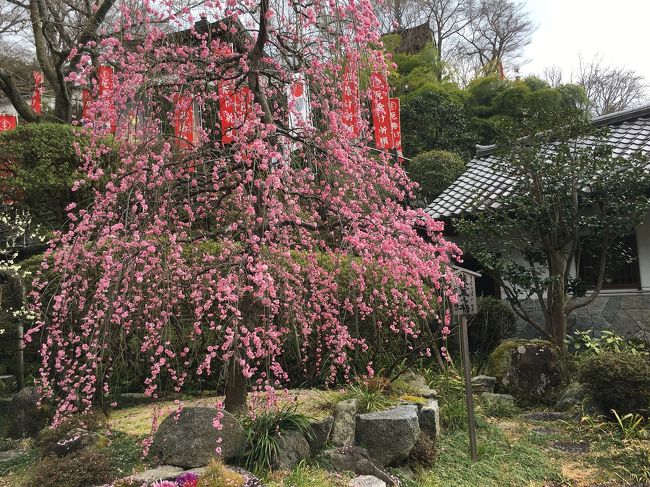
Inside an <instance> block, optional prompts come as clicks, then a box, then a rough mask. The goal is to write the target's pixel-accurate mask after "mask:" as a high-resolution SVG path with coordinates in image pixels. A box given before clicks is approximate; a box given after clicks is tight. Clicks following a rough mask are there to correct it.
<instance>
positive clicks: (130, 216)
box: [28, 0, 460, 418]
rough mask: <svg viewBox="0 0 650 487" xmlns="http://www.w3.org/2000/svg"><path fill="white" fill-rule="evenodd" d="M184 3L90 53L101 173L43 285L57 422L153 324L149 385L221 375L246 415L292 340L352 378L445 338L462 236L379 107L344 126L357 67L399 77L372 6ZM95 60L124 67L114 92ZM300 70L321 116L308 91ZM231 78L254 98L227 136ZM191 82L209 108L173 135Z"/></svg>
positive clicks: (271, 381)
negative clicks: (420, 185)
mask: <svg viewBox="0 0 650 487" xmlns="http://www.w3.org/2000/svg"><path fill="white" fill-rule="evenodd" d="M165 4H166V2H155V4H154V3H148V2H145V3H144V8H138V10H129V9H128V8H127V7H122V8H121V10H120V11H119V15H118V16H117V20H116V24H115V32H117V34H113V33H112V32H107V33H105V35H104V37H103V40H101V42H93V43H91V44H89V45H86V46H80V48H79V51H78V52H73V53H72V54H71V59H77V60H78V63H79V65H78V69H77V70H76V72H75V74H74V75H73V77H72V78H73V80H74V82H75V83H77V84H78V85H79V87H81V88H85V89H88V90H89V91H90V93H91V97H90V98H91V100H90V101H89V102H88V105H87V107H86V113H85V118H84V119H83V120H80V121H79V123H80V124H81V125H82V126H83V130H82V133H83V136H84V137H87V138H88V139H89V143H88V144H87V145H85V146H84V149H83V151H82V152H83V159H84V163H83V171H84V179H83V181H84V183H83V184H96V185H97V187H98V188H100V189H98V190H97V191H95V194H94V203H93V205H92V206H91V207H89V208H86V209H77V208H75V207H74V205H71V206H70V207H69V208H68V217H69V219H70V220H71V221H72V222H73V223H72V224H71V226H70V227H69V229H68V230H66V231H64V232H61V233H59V234H57V236H56V238H54V239H53V241H52V242H51V245H50V249H49V251H48V255H47V256H46V258H45V259H44V262H45V264H44V266H45V267H46V268H44V269H43V270H42V272H41V276H40V278H37V279H36V282H35V284H34V292H33V293H32V297H33V300H34V312H35V313H36V314H37V316H38V319H37V324H36V326H35V327H34V328H33V329H32V330H31V332H30V334H29V336H28V338H29V337H32V338H33V337H36V336H41V335H42V336H44V339H43V342H42V343H43V344H42V347H41V354H42V360H43V362H42V368H41V377H40V385H41V387H42V391H43V394H44V396H45V397H46V398H49V399H52V400H54V401H55V402H56V403H57V404H58V411H59V413H58V417H59V418H61V417H62V416H65V415H67V414H70V413H74V412H79V411H87V410H89V409H90V408H91V407H92V405H93V402H94V401H95V400H96V399H97V398H98V397H99V396H103V395H107V394H109V392H110V387H111V374H112V371H113V370H114V369H115V368H116V367H117V362H118V361H119V360H120V350H123V348H121V347H122V346H123V344H124V343H126V342H127V341H128V340H131V339H133V338H134V337H135V339H137V341H138V344H139V353H140V354H142V355H143V356H144V357H146V362H147V364H148V373H147V377H146V379H145V381H144V382H145V383H144V386H145V387H146V393H147V394H149V395H151V396H157V395H158V394H159V392H160V384H161V383H162V381H165V382H166V383H168V384H169V383H171V384H172V386H173V389H174V390H176V391H181V390H182V389H183V387H184V384H186V382H187V380H188V377H190V376H207V375H211V374H220V375H221V376H222V377H223V379H224V383H225V394H226V399H225V409H226V410H229V411H242V410H243V408H244V407H245V405H246V395H247V391H248V390H249V389H250V388H251V387H252V388H253V389H255V390H257V391H262V392H267V393H268V394H266V397H268V398H272V397H273V395H274V394H273V391H274V390H276V389H277V388H281V387H283V386H284V385H285V384H287V383H288V381H289V380H290V377H289V375H288V372H287V368H286V367H284V366H283V363H284V362H285V360H284V359H285V358H286V357H287V356H288V355H291V356H292V357H295V360H297V361H298V363H299V364H302V368H304V369H305V370H307V369H309V370H319V371H322V373H323V374H324V375H325V377H326V379H327V381H328V382H329V383H333V382H336V381H345V380H349V379H350V378H351V374H352V373H353V371H354V370H359V368H360V366H361V367H362V368H363V371H364V374H367V375H372V373H373V361H372V357H373V350H369V349H373V347H375V346H377V347H389V346H399V347H403V348H404V349H405V350H421V353H423V354H430V353H432V350H430V347H429V346H427V344H428V343H431V346H433V343H434V341H433V337H434V335H438V336H439V335H440V334H442V335H445V334H447V333H448V332H449V327H448V325H449V321H450V315H449V312H448V303H449V302H454V301H455V300H456V294H455V292H456V291H455V289H456V288H457V286H458V285H459V282H458V280H457V278H456V276H455V274H454V272H453V270H452V268H451V264H452V262H453V261H454V259H455V258H457V257H458V256H459V255H460V251H459V249H458V248H457V247H456V246H455V245H453V244H451V243H449V242H447V241H445V240H444V239H443V238H442V236H441V231H442V229H443V226H442V224H441V223H439V222H436V221H433V220H432V219H431V218H429V217H428V216H427V215H426V214H425V213H424V212H423V211H421V210H414V209H411V208H409V207H408V206H406V204H405V201H406V200H407V199H408V198H412V197H413V194H412V193H413V191H412V190H413V187H414V185H413V183H412V182H411V181H410V180H409V179H408V177H407V176H406V173H405V171H404V170H403V168H402V167H401V166H400V165H399V163H398V162H397V161H394V160H393V159H392V158H391V156H390V155H389V154H387V153H379V154H378V153H377V152H376V151H374V150H373V148H372V144H371V136H370V131H369V130H368V126H367V122H365V120H368V119H369V113H368V110H367V109H365V108H363V110H362V113H361V117H360V123H359V128H360V129H361V136H360V137H358V138H353V137H352V136H351V135H350V131H349V130H348V129H347V128H346V126H345V125H344V124H343V123H342V117H343V106H342V100H341V92H342V83H343V76H342V73H343V70H344V69H345V68H346V66H347V67H348V69H349V70H350V71H354V72H359V74H360V76H359V78H360V79H367V78H368V76H367V74H368V73H369V72H370V71H384V72H385V71H386V65H385V62H384V60H383V57H382V56H381V54H380V53H379V52H377V51H373V50H372V49H371V46H375V47H376V46H379V45H380V44H379V38H378V28H377V21H376V19H375V16H374V14H373V9H372V6H371V3H370V2H369V0H361V1H354V2H352V1H350V2H343V3H340V4H337V5H333V4H331V3H330V2H326V1H323V0H316V1H310V2H303V1H296V2H288V3H284V2H277V3H274V2H272V1H269V0H262V1H261V2H257V1H245V2H228V3H227V4H221V3H220V2H207V3H206V4H205V8H206V11H205V12H204V13H203V14H201V16H200V18H201V19H203V20H204V22H199V23H195V21H196V20H199V18H198V17H196V18H195V17H193V16H192V14H190V13H189V12H187V13H185V14H182V15H176V16H172V15H169V12H171V5H170V6H169V10H168V9H167V7H166V6H165ZM212 19H216V20H215V22H214V23H212V22H211V20H212ZM188 26H189V28H188ZM182 29H186V30H185V31H182ZM170 32H175V33H173V34H169V33H170ZM95 66H112V67H113V68H114V76H113V79H112V82H111V84H112V86H110V91H108V92H107V91H106V89H105V87H104V88H103V89H102V90H100V87H99V86H98V83H97V80H96V79H95V76H96V75H95V73H96V69H95V68H94V67H95ZM297 75H299V76H301V77H302V78H303V79H305V80H306V82H307V87H306V88H308V91H309V95H310V100H311V101H310V105H311V114H310V116H309V117H308V118H307V119H306V118H302V119H300V116H301V114H302V113H304V112H301V111H300V110H298V107H296V106H294V104H293V103H289V104H288V103H287V98H286V93H287V87H290V86H291V87H293V86H294V83H295V80H296V79H297V78H296V77H297ZM224 87H229V88H228V89H231V90H234V91H236V92H237V93H238V95H237V98H238V100H239V101H238V106H239V108H238V109H237V110H238V113H236V116H235V120H234V123H233V124H232V125H231V127H232V128H233V130H231V132H229V133H228V138H224V137H223V129H224V127H222V126H220V125H219V121H218V119H219V117H210V110H214V107H215V106H217V105H218V104H219V102H220V99H219V90H223V89H224ZM361 88H362V89H361V93H360V96H361V101H362V105H363V106H364V107H365V105H366V102H367V100H368V92H367V91H366V88H365V87H364V86H362V87H361ZM181 98H182V99H184V100H188V99H189V100H191V101H192V106H193V107H194V112H195V114H198V113H199V112H200V113H202V114H203V120H204V123H203V125H202V126H197V127H196V129H195V131H194V134H193V136H192V137H190V136H188V135H183V136H182V137H181V135H179V133H178V131H177V130H174V127H175V122H176V121H177V115H178V103H177V102H178V100H179V99H181ZM223 100H224V99H223V98H222V99H221V102H223ZM242 100H243V101H242ZM175 103H176V107H175ZM222 108H223V107H222ZM185 113H186V112H185ZM290 119H293V120H294V122H293V123H289V121H290ZM296 119H299V121H298V122H295V120H296ZM205 120H217V121H216V122H210V123H207V122H205ZM197 125H198V124H197ZM113 128H114V129H115V140H114V141H112V142H111V143H110V145H109V144H107V143H106V139H107V136H108V135H109V133H110V132H112V131H113ZM228 139H231V140H228ZM81 185H82V183H79V184H78V185H77V186H79V187H81ZM52 270H54V271H55V272H54V274H55V275H56V276H57V277H56V279H55V280H53V281H50V280H48V279H47V277H46V276H47V275H51V274H52V272H51V271H52ZM197 354H198V357H199V360H198V362H197V360H196V358H197ZM192 364H197V365H196V366H192Z"/></svg>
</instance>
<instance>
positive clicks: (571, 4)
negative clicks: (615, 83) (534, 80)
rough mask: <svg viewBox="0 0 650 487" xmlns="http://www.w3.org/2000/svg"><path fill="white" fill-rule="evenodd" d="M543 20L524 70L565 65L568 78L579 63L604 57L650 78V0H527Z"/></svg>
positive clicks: (534, 17) (527, 53) (536, 17)
mask: <svg viewBox="0 0 650 487" xmlns="http://www.w3.org/2000/svg"><path fill="white" fill-rule="evenodd" d="M523 2H524V4H525V5H526V8H527V9H528V11H529V12H530V17H531V19H532V20H533V21H534V22H535V23H536V24H537V26H538V28H537V31H536V32H535V33H534V34H533V37H532V42H531V43H530V45H529V46H528V47H527V48H526V51H525V57H526V59H527V60H528V61H529V62H528V63H527V64H525V65H523V66H522V67H521V73H522V74H524V75H526V74H541V73H542V71H543V69H544V68H545V67H547V66H551V65H557V66H560V67H561V68H562V70H563V72H564V76H565V80H567V81H568V78H569V76H570V74H571V70H572V68H574V67H575V66H576V65H577V63H578V55H579V54H582V56H583V59H586V60H590V59H591V58H592V57H593V56H594V55H602V57H603V60H604V62H605V63H606V64H610V65H616V66H625V67H627V68H629V69H633V70H634V71H636V72H638V73H639V74H641V75H642V76H644V77H645V78H646V79H647V80H648V81H650V53H649V51H650V0H613V1H612V0H523Z"/></svg>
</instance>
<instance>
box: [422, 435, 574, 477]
mask: <svg viewBox="0 0 650 487" xmlns="http://www.w3.org/2000/svg"><path fill="white" fill-rule="evenodd" d="M478 446H479V461H478V462H477V463H472V461H471V459H470V457H469V451H468V450H469V445H468V438H467V434H466V433H465V432H463V431H460V430H458V431H454V432H449V433H447V434H443V436H442V438H441V440H440V445H439V449H438V457H437V459H436V462H435V465H434V466H433V467H432V468H431V469H428V470H421V471H420V472H419V476H418V485H420V486H421V487H443V486H444V487H447V486H450V485H453V486H455V487H465V486H467V487H474V486H477V485H480V486H481V487H492V486H493V487H521V486H525V485H530V484H532V483H539V482H543V481H560V480H561V475H560V473H559V472H560V468H559V466H558V465H557V464H556V463H555V462H553V461H552V460H551V459H549V458H548V457H547V456H546V455H545V453H544V452H543V451H542V450H541V449H540V448H539V447H538V446H536V445H534V444H532V443H530V442H528V441H525V440H520V441H517V442H510V441H509V440H508V438H507V436H506V435H505V434H504V433H503V432H502V431H501V430H500V429H499V428H498V427H497V426H494V425H485V426H484V427H483V428H481V429H480V430H479V437H478Z"/></svg>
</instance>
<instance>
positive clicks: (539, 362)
mask: <svg viewBox="0 0 650 487" xmlns="http://www.w3.org/2000/svg"><path fill="white" fill-rule="evenodd" d="M487 369H488V373H489V374H490V375H493V376H494V377H496V391H497V392H503V393H508V394H512V395H513V396H514V397H515V398H516V399H517V400H518V401H519V402H521V403H523V404H535V403H543V404H552V403H553V402H554V401H555V399H556V398H557V391H558V388H559V387H560V386H561V385H562V364H561V361H560V350H559V349H558V348H557V347H556V346H555V345H553V344H552V343H550V342H547V341H544V340H506V341H505V342H503V343H501V345H499V346H498V347H497V348H496V350H494V352H492V354H491V355H490V359H489V361H488V367H487Z"/></svg>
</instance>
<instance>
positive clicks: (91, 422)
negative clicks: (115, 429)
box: [36, 412, 106, 453]
mask: <svg viewBox="0 0 650 487" xmlns="http://www.w3.org/2000/svg"><path fill="white" fill-rule="evenodd" d="M78 428H80V429H83V430H86V431H91V432H97V431H101V430H104V429H105V428H106V416H104V414H103V413H101V412H95V413H92V414H77V415H74V416H71V417H69V418H67V419H66V420H65V421H64V422H63V423H61V424H60V425H59V426H57V427H56V428H45V429H44V430H42V431H41V432H40V434H39V436H38V440H37V441H36V446H37V447H39V448H40V449H41V450H43V451H44V452H46V453H49V452H51V451H52V450H53V448H54V447H55V445H56V444H57V443H58V442H59V441H62V440H65V439H67V438H68V436H69V433H70V431H72V430H74V429H78Z"/></svg>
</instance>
